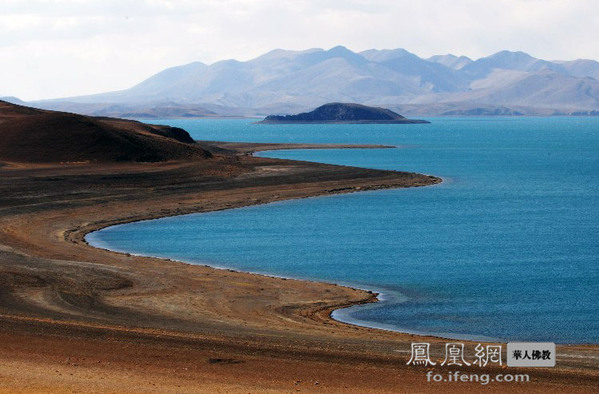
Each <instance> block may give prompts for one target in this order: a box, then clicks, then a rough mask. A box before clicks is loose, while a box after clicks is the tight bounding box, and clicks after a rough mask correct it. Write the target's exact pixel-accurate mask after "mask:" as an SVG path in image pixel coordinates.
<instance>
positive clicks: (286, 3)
mask: <svg viewBox="0 0 599 394" xmlns="http://www.w3.org/2000/svg"><path fill="white" fill-rule="evenodd" d="M597 26H599V1H596V0H493V1H489V0H418V1H414V0H409V1H405V0H370V1H366V0H195V1H194V0H2V1H1V2H0V72H1V75H2V77H3V78H2V83H1V84H0V96H5V95H13V96H17V97H20V98H22V99H25V100H34V99H43V98H56V97H66V96H73V95H82V94H91V93H98V92H104V91H110V90H119V89H125V88H128V87H130V86H132V85H134V84H136V83H138V82H140V81H141V80H143V79H145V78H147V77H149V76H151V75H152V74H154V73H156V72H158V71H160V70H162V69H164V68H166V67H171V66H175V65H180V64H185V63H189V62H192V61H202V62H205V63H208V64H210V63H213V62H215V61H218V60H222V59H230V58H235V59H238V60H249V59H251V58H253V57H256V56H259V55H261V54H263V53H265V52H268V51H270V50H272V49H275V48H283V49H293V50H302V49H308V48H314V47H319V48H331V47H333V46H336V45H344V46H346V47H348V48H349V49H351V50H354V51H361V50H365V49H370V48H378V49H384V48H405V49H407V50H409V51H411V52H414V53H416V54H417V55H419V56H422V57H428V56H431V55H434V54H445V53H453V54H456V55H467V56H469V57H472V58H474V59H476V58H479V57H482V56H487V55H490V54H492V53H495V52H497V51H499V50H503V49H509V50H522V51H525V52H528V53H530V54H531V55H533V56H537V57H540V58H544V59H548V60H555V59H560V60H571V59H575V58H590V59H595V60H599V41H598V40H597V39H596V37H597V32H596V29H597Z"/></svg>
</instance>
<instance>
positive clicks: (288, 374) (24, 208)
mask: <svg viewBox="0 0 599 394" xmlns="http://www.w3.org/2000/svg"><path fill="white" fill-rule="evenodd" d="M1 128H2V123H1V119H0V131H1ZM160 138H162V137H160ZM202 147H203V148H202V149H204V150H205V151H207V152H210V154H203V155H196V156H194V157H195V158H194V159H186V160H183V159H179V160H170V161H161V162H136V161H127V162H114V161H104V162H89V161H88V162H85V161H84V162H80V163H72V162H71V163H65V162H62V163H61V162H54V163H48V162H26V160H21V161H13V162H10V161H4V162H3V163H2V164H1V165H0V392H151V391H156V392H246V393H247V392H269V391H270V392H296V391H328V392H360V393H362V392H445V391H448V392H464V391H479V390H484V391H490V392H506V391H510V392H523V393H524V392H527V393H528V392H543V393H547V392H571V393H573V392H589V393H590V392H596V390H597V387H598V386H599V368H598V367H599V348H598V347H597V346H584V345H580V346H560V347H559V348H558V361H557V367H556V368H546V369H527V370H524V369H514V368H507V369H506V368H505V367H503V368H502V367H498V366H496V367H487V368H473V367H460V368H457V370H460V371H461V372H462V373H463V374H467V373H479V374H480V373H487V374H491V375H492V376H493V375H495V374H507V373H511V374H521V373H526V374H529V376H530V382H527V383H490V384H488V385H481V384H480V383H463V382H459V383H432V382H427V378H426V372H427V370H428V369H427V367H423V366H412V365H406V362H407V361H408V359H409V357H410V344H411V343H412V342H422V341H425V342H430V343H431V348H432V357H433V359H434V360H437V361H439V360H440V359H441V360H442V359H443V350H444V344H445V342H447V341H446V340H444V339H439V338H425V337H416V336H412V335H408V334H402V333H395V332H386V331H381V330H375V329H369V328H362V327H356V326H352V325H348V324H344V323H340V322H337V321H334V320H332V319H331V318H330V312H331V311H332V310H334V309H335V308H338V307H341V306H346V305H352V304H355V303H362V302H373V301H375V300H376V299H375V295H374V294H372V293H369V292H366V291H362V290H355V289H351V288H347V287H342V286H337V285H334V284H326V283H315V282H306V281H298V280H291V279H281V278H271V277H266V276H259V275H253V274H247V273H240V272H233V271H230V270H218V269H213V268H210V267H207V266H198V265H189V264H185V263H181V262H175V261H167V260H162V259H156V258H145V257H136V256H131V255H126V254H120V253H115V252H110V251H106V250H100V249H96V248H93V247H91V246H89V245H87V244H86V243H85V241H84V236H85V234H87V233H88V232H90V231H93V230H96V229H99V228H102V227H104V226H107V225H111V224H116V223H124V222H128V221H134V220H140V219H148V218H156V217H161V216H168V215H177V214H184V213H191V212H207V211H212V210H220V209H227V208H232V207H239V206H246V205H252V204H261V203H267V202H270V201H277V200H283V199H293V198H304V197H310V196H320V195H327V194H331V193H347V192H359V191H362V190H370V189H379V188H391V187H396V188H401V187H415V186H427V185H432V184H435V183H438V182H439V181H440V180H439V179H438V178H435V177H431V176H427V175H419V174H411V173H400V172H390V171H379V170H368V169H360V168H353V167H342V166H332V165H325V164H317V163H306V162H294V161H287V160H277V159H265V158H255V157H253V156H251V152H252V151H254V150H258V149H275V148H282V147H285V146H277V145H273V144H270V145H266V146H259V145H257V144H232V143H217V142H214V143H204V144H202ZM314 148H316V146H314ZM173 149H174V148H173ZM176 149H179V148H178V147H176ZM181 149H183V148H181ZM185 149H187V148H185ZM184 152H187V150H185V151H184ZM185 154H187V153H185ZM192 156H193V155H192ZM209 156H210V158H209V159H208V157H209ZM231 247H232V248H234V247H235V245H233V244H232V245H231ZM433 368H434V372H435V373H447V372H449V371H455V370H456V368H451V367H440V366H438V364H437V366H435V367H433Z"/></svg>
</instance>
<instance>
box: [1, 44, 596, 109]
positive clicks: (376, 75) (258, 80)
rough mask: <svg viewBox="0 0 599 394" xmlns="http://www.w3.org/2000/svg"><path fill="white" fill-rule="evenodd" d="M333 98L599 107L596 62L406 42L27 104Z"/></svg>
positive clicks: (203, 67)
mask: <svg viewBox="0 0 599 394" xmlns="http://www.w3.org/2000/svg"><path fill="white" fill-rule="evenodd" d="M6 100H7V101H10V100H9V99H6ZM333 101H337V102H353V103H359V104H364V105H374V106H383V107H386V108H390V109H392V110H394V111H398V112H401V113H403V114H406V115H572V114H575V115H594V114H597V111H598V110H599V62H596V61H594V60H582V59H579V60H573V61H547V60H542V59H538V58H535V57H532V56H530V55H528V54H526V53H523V52H510V51H501V52H498V53H496V54H493V55H491V56H488V57H483V58H480V59H478V60H472V59H470V58H468V57H465V56H454V55H439V56H433V57H430V58H427V59H423V58H420V57H418V56H416V55H415V54H413V53H410V52H408V51H406V50H405V49H393V50H376V49H370V50H367V51H363V52H359V53H356V52H352V51H351V50H349V49H347V48H345V47H342V46H338V47H334V48H332V49H329V50H323V49H310V50H306V51H288V50H281V49H277V50H274V51H271V52H269V53H266V54H264V55H262V56H260V57H258V58H255V59H253V60H250V61H246V62H240V61H236V60H224V61H220V62H217V63H214V64H212V65H207V64H204V63H200V62H195V63H190V64H187V65H183V66H178V67H172V68H169V69H166V70H164V71H161V72H159V73H158V74H156V75H154V76H152V77H150V78H148V79H146V80H145V81H142V82H141V83H139V84H137V85H135V86H133V87H131V88H130V89H126V90H122V91H116V92H109V93H102V94H96V95H89V96H81V97H71V98H64V99H55V100H45V101H38V102H30V103H28V104H29V105H33V106H36V107H40V108H46V109H54V110H63V111H71V112H79V113H84V114H91V115H102V116H124V117H134V118H135V117H196V116H223V115H225V116H235V115H243V116H247V115H256V116H263V115H268V114H292V113H297V112H300V111H306V110H311V109H314V108H315V107H317V106H319V105H322V104H324V103H327V102H333Z"/></svg>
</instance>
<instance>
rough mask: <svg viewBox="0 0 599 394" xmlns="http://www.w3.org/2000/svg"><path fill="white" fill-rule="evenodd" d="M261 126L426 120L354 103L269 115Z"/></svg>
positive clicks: (401, 122) (411, 122)
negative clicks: (294, 113)
mask: <svg viewBox="0 0 599 394" xmlns="http://www.w3.org/2000/svg"><path fill="white" fill-rule="evenodd" d="M257 123H263V124H285V123H342V124H351V123H357V124H415V123H430V122H428V121H426V120H418V119H408V118H406V117H404V116H402V115H400V114H398V113H396V112H393V111H391V110H389V109H385V108H380V107H368V106H366V105H361V104H354V103H330V104H325V105H321V106H320V107H318V108H316V109H315V110H314V111H311V112H304V113H301V114H297V115H269V116H267V117H266V118H265V119H264V120H263V121H261V122H257Z"/></svg>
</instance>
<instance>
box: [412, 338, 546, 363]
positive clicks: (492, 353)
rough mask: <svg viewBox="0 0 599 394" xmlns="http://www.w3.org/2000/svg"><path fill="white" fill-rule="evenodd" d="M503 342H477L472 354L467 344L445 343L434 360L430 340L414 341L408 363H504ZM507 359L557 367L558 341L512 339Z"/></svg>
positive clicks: (512, 361) (508, 360) (508, 361)
mask: <svg viewBox="0 0 599 394" xmlns="http://www.w3.org/2000/svg"><path fill="white" fill-rule="evenodd" d="M502 354H503V345H483V344H481V343H479V344H477V345H476V346H474V349H473V351H470V352H469V353H468V354H467V352H466V348H465V345H464V344H463V343H458V342H448V343H446V344H445V358H444V359H443V361H440V360H439V361H437V362H435V361H433V359H431V355H430V344H429V343H427V342H418V343H412V347H411V357H410V360H409V361H408V362H407V364H408V365H422V366H434V365H437V364H439V365H440V366H471V365H474V366H479V367H486V366H487V365H489V364H495V365H503V357H502ZM506 361H507V366H508V367H555V344H554V343H552V342H509V343H508V344H507V352H506Z"/></svg>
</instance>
